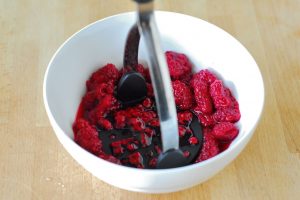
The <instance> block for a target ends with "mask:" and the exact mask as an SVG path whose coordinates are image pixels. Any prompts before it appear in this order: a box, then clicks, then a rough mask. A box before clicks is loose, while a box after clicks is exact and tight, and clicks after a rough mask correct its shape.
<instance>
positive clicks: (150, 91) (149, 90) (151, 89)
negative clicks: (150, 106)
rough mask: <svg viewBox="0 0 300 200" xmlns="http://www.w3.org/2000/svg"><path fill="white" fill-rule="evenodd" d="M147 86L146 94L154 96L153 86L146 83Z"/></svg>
mask: <svg viewBox="0 0 300 200" xmlns="http://www.w3.org/2000/svg"><path fill="white" fill-rule="evenodd" d="M146 86H147V96H148V97H154V92H153V87H152V85H151V84H150V83H146Z"/></svg>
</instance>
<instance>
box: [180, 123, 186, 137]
mask: <svg viewBox="0 0 300 200" xmlns="http://www.w3.org/2000/svg"><path fill="white" fill-rule="evenodd" d="M178 133H179V137H183V136H185V134H186V128H185V127H184V126H178Z"/></svg>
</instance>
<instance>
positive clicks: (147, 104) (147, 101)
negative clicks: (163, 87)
mask: <svg viewBox="0 0 300 200" xmlns="http://www.w3.org/2000/svg"><path fill="white" fill-rule="evenodd" d="M152 104H153V102H152V100H151V99H150V98H146V99H145V100H144V101H143V106H144V107H145V108H151V106H152Z"/></svg>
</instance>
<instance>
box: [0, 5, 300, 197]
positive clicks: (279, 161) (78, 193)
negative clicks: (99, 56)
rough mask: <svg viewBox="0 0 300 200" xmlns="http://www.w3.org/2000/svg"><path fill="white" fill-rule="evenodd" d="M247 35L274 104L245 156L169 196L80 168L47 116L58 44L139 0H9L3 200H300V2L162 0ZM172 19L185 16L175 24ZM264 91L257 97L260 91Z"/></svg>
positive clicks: (3, 78) (1, 98)
mask: <svg viewBox="0 0 300 200" xmlns="http://www.w3.org/2000/svg"><path fill="white" fill-rule="evenodd" d="M155 4H156V9H158V10H166V11H172V12H179V13H184V14H187V15H192V16H195V17H197V18H201V19H204V20H206V21H208V22H211V23H213V24H215V25H217V26H219V27H221V28H223V29H224V30H226V31H227V32H229V33H230V34H232V35H233V36H234V37H235V38H237V39H238V40H239V41H240V42H241V43H242V44H243V45H244V46H245V47H246V48H247V49H248V50H249V51H250V53H251V54H252V55H253V57H254V59H255V60H256V61H257V63H258V65H259V67H260V70H261V72H262V74H263V77H264V82H265V90H266V102H265V109H264V114H263V116H262V120H261V122H260V124H259V126H258V129H257V131H256V133H255V135H254V137H253V139H252V140H251V141H250V144H249V145H248V146H247V148H246V149H245V150H244V151H243V153H242V154H241V155H240V156H239V157H238V158H237V159H236V160H235V161H234V162H233V163H232V164H231V165H229V166H228V167H227V168H225V170H223V171H222V172H220V173H219V174H218V175H217V176H215V177H214V178H212V179H210V180H209V181H207V182H206V183H204V184H202V185H198V186H195V187H193V188H191V189H188V190H185V191H182V192H177V193H172V194H165V195H145V194H138V193H132V192H127V191H124V190H120V189H118V188H114V187H111V186H109V185H107V184H106V183H103V182H102V181H100V180H98V179H96V178H94V177H93V176H92V175H91V174H89V173H88V172H86V171H85V170H84V169H83V168H81V166H79V165H78V164H77V163H76V162H75V161H74V160H73V159H72V158H71V157H70V156H69V155H68V154H67V153H66V151H65V150H64V149H63V147H62V146H61V145H60V143H59V142H58V140H57V139H56V137H55V135H54V132H53V130H52V129H51V126H50V124H49V121H48V118H47V116H46V113H45V110H44V105H43V99H42V84H43V76H44V73H45V70H46V67H47V64H48V62H49V61H50V59H51V57H52V55H53V54H54V52H55V51H56V49H57V48H58V47H59V46H60V45H61V44H62V43H63V42H64V41H65V40H66V39H67V38H68V37H70V36H71V35H72V34H73V33H75V32H76V31H78V30H79V29H81V28H83V27H84V26H86V25H88V24H90V23H92V22H95V21H97V20H99V19H102V18H105V17H108V16H111V15H115V14H118V13H122V12H128V11H134V10H135V4H134V3H133V2H132V1H131V0H51V1H45V0H0V28H1V29H0V136H1V137H0V160H1V162H0V199H173V200H175V199H297V198H299V195H300V192H299V188H300V171H299V169H300V134H299V133H300V125H299V122H298V121H299V119H300V106H299V103H298V102H299V100H298V98H299V96H300V89H299V88H300V1H299V0H226V1H224V0H156V1H155ZM170 23H176V21H172V22H170ZM253 98H255V97H253Z"/></svg>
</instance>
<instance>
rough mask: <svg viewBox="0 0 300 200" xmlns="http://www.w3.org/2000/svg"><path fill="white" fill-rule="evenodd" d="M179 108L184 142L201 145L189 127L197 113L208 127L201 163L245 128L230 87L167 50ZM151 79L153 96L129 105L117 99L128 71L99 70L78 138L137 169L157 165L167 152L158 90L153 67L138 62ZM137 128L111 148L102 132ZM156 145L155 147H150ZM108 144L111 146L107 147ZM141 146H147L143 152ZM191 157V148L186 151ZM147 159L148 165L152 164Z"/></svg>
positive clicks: (82, 114)
mask: <svg viewBox="0 0 300 200" xmlns="http://www.w3.org/2000/svg"><path fill="white" fill-rule="evenodd" d="M166 58H167V63H168V66H169V70H170V75H171V79H172V86H173V92H174V97H175V103H176V106H177V117H178V123H179V126H178V129H179V135H180V143H181V144H182V143H185V144H188V145H195V144H197V143H198V140H197V138H196V137H195V136H194V134H197V133H193V132H192V131H191V129H190V128H189V124H190V122H191V120H192V113H195V115H196V116H197V117H198V119H199V121H200V123H201V125H202V128H203V137H204V138H203V147H202V150H201V151H200V152H199V155H198V156H197V158H196V160H195V161H194V162H195V163H197V162H201V161H203V160H207V159H209V158H211V157H213V156H215V155H217V154H219V153H220V152H222V151H224V150H225V149H227V148H228V146H229V145H230V143H231V142H232V141H233V140H234V138H236V136H237V135H238V133H239V130H238V129H237V127H236V126H235V125H234V123H235V122H237V121H239V119H240V116H241V115H240V111H239V104H238V102H237V101H236V99H235V98H234V97H233V96H232V94H231V92H230V90H229V89H228V88H226V87H225V86H224V84H223V82H222V81H221V80H220V79H218V78H217V76H216V75H215V74H213V73H212V72H210V71H209V70H207V69H204V70H201V71H200V72H198V73H195V74H192V71H191V69H192V65H191V63H190V61H189V59H188V58H187V56H186V55H184V54H181V53H176V52H172V51H167V52H166ZM137 71H138V72H140V73H141V74H142V75H143V76H144V77H145V79H146V81H147V89H148V94H147V97H146V98H145V99H144V100H143V101H142V102H141V103H139V104H137V105H135V106H132V107H124V106H123V105H122V104H121V102H119V101H118V100H117V98H116V87H117V84H118V81H119V79H120V77H121V76H122V74H123V73H124V70H120V71H119V70H118V69H117V68H116V67H115V65H113V64H107V65H105V66H103V67H102V68H100V69H98V70H97V71H95V72H94V73H93V74H92V75H91V77H90V78H89V79H88V80H87V82H86V88H87V91H86V93H85V95H84V97H83V98H82V101H81V104H80V106H79V109H78V113H77V116H76V120H75V122H74V124H73V131H74V138H75V142H76V143H77V144H79V145H80V146H81V147H83V148H84V149H86V150H87V151H89V152H91V153H92V154H94V155H96V156H98V157H100V158H102V159H105V160H108V161H110V162H114V163H117V164H121V165H126V166H130V167H137V168H146V166H148V167H147V168H155V166H156V161H157V157H158V155H159V153H160V152H161V141H160V130H159V119H158V116H157V113H156V107H155V100H154V95H153V88H152V85H151V80H150V76H149V71H148V69H145V68H144V67H143V66H142V65H140V64H139V65H138V67H137ZM117 130H118V131H122V130H131V131H133V132H135V133H136V134H138V135H139V137H138V138H137V137H135V138H134V137H129V138H125V139H121V140H118V141H114V138H115V136H114V135H110V139H111V143H110V145H109V146H108V148H110V150H109V151H108V150H107V148H104V147H105V144H103V142H102V139H101V138H102V137H101V136H102V135H101V134H106V133H107V132H108V131H115V132H116V134H118V132H117ZM151 144H154V145H152V146H154V148H152V149H147V147H148V146H150V145H151ZM106 146H107V145H106ZM139 148H145V149H146V150H145V151H144V152H145V154H147V155H142V154H141V153H140V152H139V151H137V150H138V149H139ZM184 155H185V156H187V157H188V156H189V152H188V151H185V152H184ZM146 162H147V163H146Z"/></svg>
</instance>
